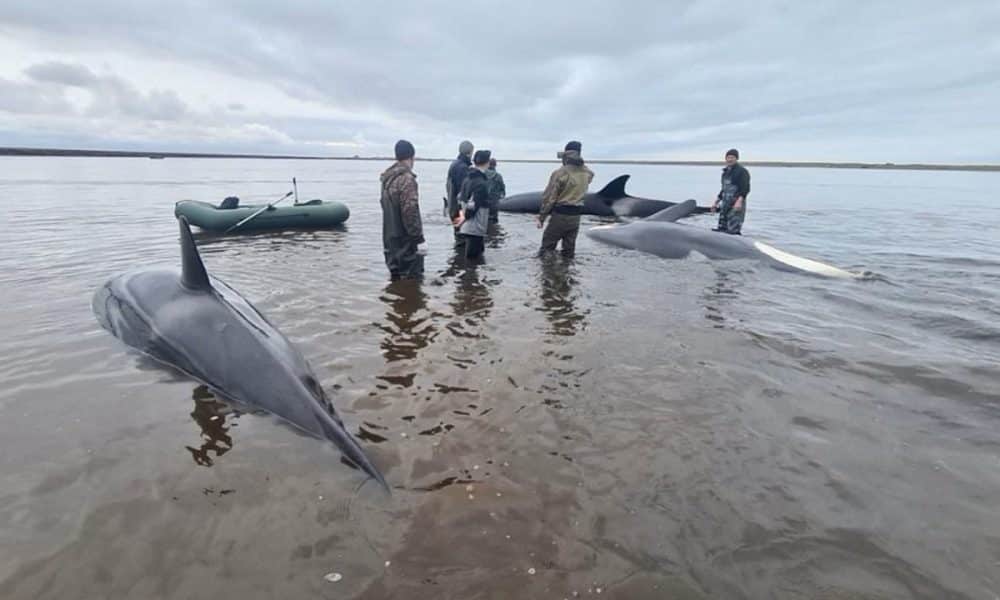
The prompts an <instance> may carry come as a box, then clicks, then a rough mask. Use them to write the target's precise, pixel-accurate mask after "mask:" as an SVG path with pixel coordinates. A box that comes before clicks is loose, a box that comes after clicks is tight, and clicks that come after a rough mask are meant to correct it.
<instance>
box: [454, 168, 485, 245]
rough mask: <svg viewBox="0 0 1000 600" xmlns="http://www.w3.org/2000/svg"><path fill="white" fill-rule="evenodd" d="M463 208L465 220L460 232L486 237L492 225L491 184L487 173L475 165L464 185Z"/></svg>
mask: <svg viewBox="0 0 1000 600" xmlns="http://www.w3.org/2000/svg"><path fill="white" fill-rule="evenodd" d="M460 199H461V203H462V210H463V211H464V214H465V222H464V223H462V226H461V228H459V233H462V234H465V235H475V236H480V237H484V236H486V234H487V233H488V231H489V226H490V204H491V201H490V186H489V181H488V179H487V178H486V174H485V173H483V172H482V171H480V170H479V169H477V168H475V167H473V168H471V169H469V175H468V177H466V178H465V183H464V184H463V185H462V194H461V198H460Z"/></svg>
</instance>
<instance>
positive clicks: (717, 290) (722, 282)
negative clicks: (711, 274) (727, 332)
mask: <svg viewBox="0 0 1000 600" xmlns="http://www.w3.org/2000/svg"><path fill="white" fill-rule="evenodd" d="M715 276H716V282H715V284H714V285H710V286H708V287H706V288H705V292H704V294H703V295H702V298H704V300H705V318H706V319H708V320H709V321H712V323H713V327H715V328H716V329H721V328H723V327H725V323H726V310H725V307H726V306H727V305H730V304H733V303H735V302H736V301H737V300H738V299H739V297H740V295H739V292H737V288H736V285H735V284H734V282H733V280H732V274H731V273H729V272H727V271H721V270H719V269H715Z"/></svg>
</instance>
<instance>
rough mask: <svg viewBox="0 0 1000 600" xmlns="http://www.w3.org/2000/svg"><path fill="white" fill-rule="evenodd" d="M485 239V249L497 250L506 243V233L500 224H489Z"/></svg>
mask: <svg viewBox="0 0 1000 600" xmlns="http://www.w3.org/2000/svg"><path fill="white" fill-rule="evenodd" d="M487 233H488V235H487V237H486V247H487V248H499V247H501V246H503V243H504V242H506V241H507V232H506V231H505V230H504V228H503V226H502V225H500V223H490V228H489V230H488V232H487Z"/></svg>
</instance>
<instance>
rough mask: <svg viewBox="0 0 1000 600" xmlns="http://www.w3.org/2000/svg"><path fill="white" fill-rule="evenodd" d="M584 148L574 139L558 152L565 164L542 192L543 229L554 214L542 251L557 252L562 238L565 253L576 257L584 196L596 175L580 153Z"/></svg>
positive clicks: (541, 223) (539, 215)
mask: <svg viewBox="0 0 1000 600" xmlns="http://www.w3.org/2000/svg"><path fill="white" fill-rule="evenodd" d="M582 150H583V145H582V144H580V142H576V141H573V142H569V143H567V144H566V148H565V149H564V150H563V151H562V152H559V153H557V154H556V156H557V157H558V158H561V159H562V162H563V164H562V166H561V167H559V168H558V169H556V170H555V171H553V172H552V175H551V176H550V177H549V184H548V185H547V186H546V187H545V191H544V192H542V207H541V209H540V210H539V211H538V228H539V229H541V228H542V227H544V226H545V220H546V219H548V218H549V215H550V214H551V217H552V218H551V219H550V220H549V225H548V227H546V228H545V232H544V233H543V234H542V248H541V251H540V252H541V253H547V252H552V251H554V250H555V249H556V245H557V244H559V242H560V241H561V242H562V254H563V256H565V257H572V256H573V255H574V254H575V253H576V236H577V234H578V233H579V232H580V215H581V214H582V213H583V197H584V196H585V195H586V194H587V187H588V186H589V185H590V181H591V180H592V179H593V178H594V172H593V171H591V170H590V169H588V168H587V166H586V165H585V164H584V162H583V158H582V157H581V156H580V153H581V151H582Z"/></svg>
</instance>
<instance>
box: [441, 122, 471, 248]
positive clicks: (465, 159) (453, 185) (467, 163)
mask: <svg viewBox="0 0 1000 600" xmlns="http://www.w3.org/2000/svg"><path fill="white" fill-rule="evenodd" d="M472 150H473V146H472V142H470V141H469V140H463V141H462V143H461V144H459V145H458V156H457V157H455V160H453V161H451V165H449V166H448V176H447V177H446V178H445V182H444V188H445V193H446V194H447V196H446V197H445V210H446V211H447V213H448V218H449V219H451V221H452V223H454V222H455V220H456V219H457V218H458V213H459V209H460V207H459V205H458V195H459V194H460V193H461V192H462V183H463V182H464V181H465V178H466V177H467V176H468V175H469V169H471V168H472ZM462 239H463V238H462V237H461V236H460V235H459V233H458V226H457V225H456V226H455V242H456V244H458V243H461V242H462Z"/></svg>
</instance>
